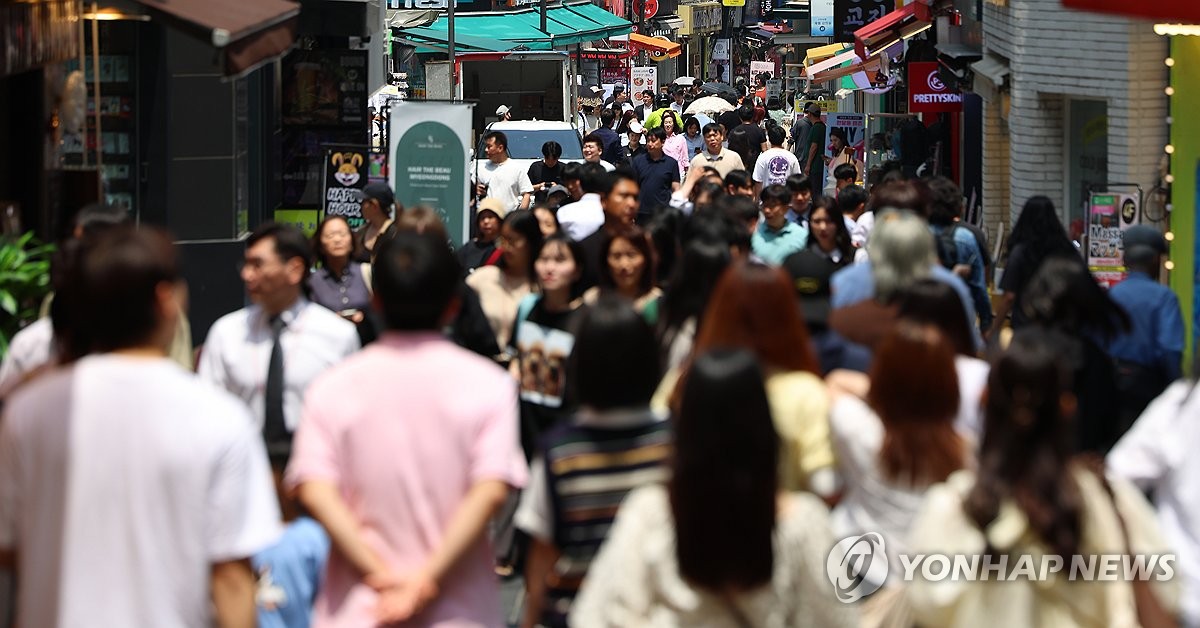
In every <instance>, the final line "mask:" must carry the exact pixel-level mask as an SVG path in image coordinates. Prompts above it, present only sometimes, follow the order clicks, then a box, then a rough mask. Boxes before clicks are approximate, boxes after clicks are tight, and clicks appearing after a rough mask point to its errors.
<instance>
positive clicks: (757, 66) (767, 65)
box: [750, 61, 775, 85]
mask: <svg viewBox="0 0 1200 628" xmlns="http://www.w3.org/2000/svg"><path fill="white" fill-rule="evenodd" d="M763 73H769V74H770V75H771V76H775V63H774V62H773V61H751V62H750V85H755V84H756V83H755V82H754V78H755V77H756V76H758V75H759V74H763Z"/></svg>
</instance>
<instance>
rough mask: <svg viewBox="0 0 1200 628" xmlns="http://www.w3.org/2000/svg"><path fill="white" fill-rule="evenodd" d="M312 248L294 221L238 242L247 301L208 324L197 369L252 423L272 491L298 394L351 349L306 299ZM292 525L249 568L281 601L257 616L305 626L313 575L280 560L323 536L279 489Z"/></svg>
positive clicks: (323, 548)
mask: <svg viewBox="0 0 1200 628" xmlns="http://www.w3.org/2000/svg"><path fill="white" fill-rule="evenodd" d="M311 266H312V248H311V246H310V244H309V242H308V239H307V238H305V237H304V234H303V233H301V231H300V230H299V229H297V228H296V227H293V226H291V225H283V224H278V223H266V224H263V225H262V226H260V227H259V228H258V229H256V230H255V231H254V233H252V234H251V235H250V237H249V238H248V239H247V240H246V253H245V259H244V261H243V264H242V269H241V277H242V281H243V282H244V283H245V284H246V292H247V294H248V295H249V297H250V301H251V305H250V306H248V307H245V308H243V309H240V310H238V311H236V312H232V313H230V314H227V315H225V316H223V317H221V318H220V319H218V320H217V322H216V323H213V326H212V328H211V329H210V330H209V332H208V337H207V338H206V340H205V343H204V347H203V349H202V351H201V355H200V365H199V368H198V373H199V375H200V377H202V378H204V379H207V380H209V381H211V382H213V383H214V384H216V385H218V386H220V387H222V388H224V389H226V390H228V391H229V392H231V393H233V394H234V395H235V396H237V397H238V398H240V399H241V400H242V401H243V402H245V403H246V405H247V406H249V407H250V410H251V413H252V415H253V416H254V417H255V418H256V419H257V420H258V421H260V423H259V426H260V427H261V429H262V435H263V442H264V443H265V444H266V449H267V454H268V456H269V458H270V460H271V468H272V471H273V472H274V475H275V481H276V490H277V491H280V487H281V481H282V476H283V469H284V467H285V466H287V461H288V458H289V457H290V455H291V447H292V434H293V433H294V432H295V431H296V428H297V427H298V426H299V424H300V420H301V416H300V409H301V403H302V401H303V397H304V392H305V390H306V389H307V388H308V386H309V384H311V383H312V382H313V381H314V380H315V379H317V377H319V376H320V375H321V373H323V372H325V370H327V369H328V368H329V367H331V366H333V365H335V364H337V363H339V362H341V361H342V359H343V358H345V357H346V356H348V355H350V354H351V353H353V352H355V351H357V350H358V348H359V341H358V332H357V331H355V328H354V324H353V323H350V322H349V321H346V320H345V319H343V318H342V317H340V316H338V315H337V314H335V313H333V312H332V311H330V310H327V309H325V308H324V307H321V306H320V305H317V304H315V303H312V302H311V301H309V300H308V299H307V298H306V297H305V292H306V287H305V284H306V281H307V279H308V272H309V268H310V267H311ZM279 502H280V509H281V510H282V512H283V516H284V520H285V521H288V522H290V523H291V525H289V526H288V529H287V531H286V532H285V533H284V536H283V538H282V540H281V541H280V543H279V544H277V545H276V546H274V547H272V548H270V549H268V550H266V551H265V552H262V553H260V554H259V555H258V556H255V558H254V560H253V564H254V567H255V569H256V571H258V572H259V574H260V575H268V574H269V575H270V578H265V579H264V581H268V582H269V583H270V586H271V587H275V588H282V589H283V590H284V592H285V593H286V596H285V599H286V600H290V603H289V602H284V603H282V604H271V605H270V607H269V608H267V607H264V606H260V607H259V620H260V624H262V625H266V626H293V625H307V623H308V622H307V618H308V614H309V613H310V612H311V599H312V597H313V595H315V586H316V583H315V581H306V580H304V579H302V578H295V577H293V578H292V579H290V580H289V579H288V575H289V574H293V575H294V574H296V573H297V572H299V571H302V570H294V569H289V568H287V567H286V566H284V564H292V563H299V564H305V563H304V561H310V560H313V559H315V560H317V561H323V560H324V556H325V554H326V553H327V551H328V543H329V541H328V538H326V537H325V536H324V534H323V533H322V532H321V531H320V529H319V527H318V526H317V525H316V524H315V522H313V521H312V520H311V519H309V518H307V517H300V516H299V514H300V513H299V512H298V509H297V508H296V506H295V504H294V501H293V500H291V499H289V498H286V497H285V496H284V495H283V494H282V492H281V491H280V492H279Z"/></svg>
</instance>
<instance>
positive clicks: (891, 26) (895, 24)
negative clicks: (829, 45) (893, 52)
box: [854, 2, 933, 59]
mask: <svg viewBox="0 0 1200 628" xmlns="http://www.w3.org/2000/svg"><path fill="white" fill-rule="evenodd" d="M931 26H933V16H932V14H931V12H930V11H929V5H927V4H923V3H921V2H914V3H912V4H910V5H907V6H905V7H904V8H902V9H899V10H896V11H892V12H891V13H888V14H887V15H885V16H883V17H882V18H880V19H878V20H875V21H874V22H871V23H870V24H867V25H866V26H864V27H862V28H860V29H858V30H856V31H854V50H855V51H856V52H858V56H859V57H861V58H863V59H867V58H869V57H873V56H875V55H877V54H879V53H880V52H883V51H884V50H887V49H888V48H891V47H892V45H894V44H895V43H896V42H898V41H900V40H902V39H908V38H909V37H912V36H913V35H916V34H917V33H920V32H922V31H924V30H926V29H928V28H930V27H931Z"/></svg>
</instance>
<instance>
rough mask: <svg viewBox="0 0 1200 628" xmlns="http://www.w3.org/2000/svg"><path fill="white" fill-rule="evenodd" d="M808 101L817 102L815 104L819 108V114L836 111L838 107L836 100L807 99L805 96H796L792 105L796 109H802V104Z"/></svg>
mask: <svg viewBox="0 0 1200 628" xmlns="http://www.w3.org/2000/svg"><path fill="white" fill-rule="evenodd" d="M810 102H815V103H817V106H818V107H820V108H821V115H825V114H828V113H831V112H833V111H837V108H838V101H836V100H809V99H807V98H797V99H796V102H795V103H793V107H795V109H796V111H804V106H805V105H807V104H808V103H810Z"/></svg>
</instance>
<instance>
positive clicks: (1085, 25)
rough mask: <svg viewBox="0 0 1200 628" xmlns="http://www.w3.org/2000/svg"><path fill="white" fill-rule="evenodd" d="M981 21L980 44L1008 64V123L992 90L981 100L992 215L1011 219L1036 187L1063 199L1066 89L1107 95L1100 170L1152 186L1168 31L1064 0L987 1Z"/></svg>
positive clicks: (1163, 134)
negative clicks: (1157, 32)
mask: <svg viewBox="0 0 1200 628" xmlns="http://www.w3.org/2000/svg"><path fill="white" fill-rule="evenodd" d="M1143 1H1150V0H1143ZM983 25H984V49H985V51H986V52H989V53H991V54H994V55H998V56H1001V57H1003V58H1005V59H1007V60H1008V61H1009V67H1010V68H1011V70H1012V73H1011V75H1010V76H1009V79H1008V85H1009V88H1010V90H1011V91H1010V93H1011V98H1012V100H1011V111H1010V114H1009V116H1008V121H1007V124H1005V123H1004V121H1002V120H1000V116H999V112H998V108H999V106H1000V100H999V97H998V96H995V95H993V98H991V99H990V100H985V122H984V126H985V128H984V163H983V170H984V188H985V190H986V192H987V196H986V197H985V199H986V203H987V204H986V206H985V216H987V219H988V220H989V222H990V223H992V224H995V222H996V219H997V218H998V217H1000V215H1001V214H1003V213H1004V212H1005V211H1007V212H1008V213H1009V215H1010V220H1011V221H1015V219H1016V217H1017V215H1018V214H1019V212H1020V209H1021V206H1022V205H1023V204H1024V202H1025V200H1026V199H1028V198H1029V197H1030V196H1032V195H1035V194H1045V195H1046V196H1049V197H1050V198H1052V199H1054V200H1055V203H1056V205H1062V204H1063V203H1064V201H1063V198H1064V194H1063V190H1064V187H1065V182H1064V181H1063V180H1062V179H1063V171H1064V168H1063V160H1064V159H1065V158H1066V155H1065V151H1066V145H1065V143H1064V142H1065V139H1066V137H1065V134H1064V129H1063V124H1064V120H1063V116H1064V106H1065V103H1066V101H1067V100H1069V99H1072V98H1088V99H1097V100H1104V101H1105V102H1106V103H1107V106H1108V122H1109V128H1108V180H1109V181H1111V182H1133V183H1138V184H1140V185H1141V186H1142V187H1143V189H1145V190H1149V188H1150V187H1152V186H1153V184H1154V182H1155V180H1156V179H1157V167H1158V162H1159V158H1160V157H1161V156H1162V149H1163V146H1164V145H1165V144H1166V142H1167V126H1166V123H1165V118H1166V115H1167V98H1166V95H1165V94H1164V93H1163V89H1164V88H1165V87H1166V85H1167V68H1166V66H1165V65H1164V64H1163V59H1165V58H1166V56H1167V40H1166V38H1164V37H1160V36H1157V35H1155V34H1154V31H1153V24H1152V23H1150V22H1146V21H1135V20H1129V19H1125V18H1122V17H1117V16H1110V15H1103V14H1098V13H1088V12H1083V11H1075V10H1071V9H1066V8H1063V7H1062V5H1061V2H1060V1H1059V0H1021V1H1020V2H1012V3H1009V4H1008V6H998V5H995V4H990V3H989V4H985V5H984V20H983ZM985 99H986V96H985ZM1006 152H1007V155H1005V153H1006ZM1006 177H1007V180H1005V178H1006ZM1009 190H1010V192H1008V193H1006V191H1009ZM1060 209H1062V210H1065V209H1066V208H1060ZM1010 224H1011V223H1010Z"/></svg>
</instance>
